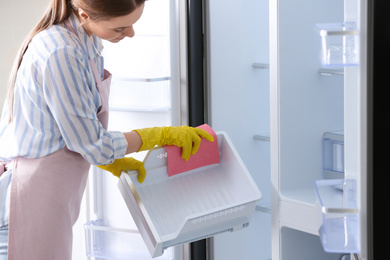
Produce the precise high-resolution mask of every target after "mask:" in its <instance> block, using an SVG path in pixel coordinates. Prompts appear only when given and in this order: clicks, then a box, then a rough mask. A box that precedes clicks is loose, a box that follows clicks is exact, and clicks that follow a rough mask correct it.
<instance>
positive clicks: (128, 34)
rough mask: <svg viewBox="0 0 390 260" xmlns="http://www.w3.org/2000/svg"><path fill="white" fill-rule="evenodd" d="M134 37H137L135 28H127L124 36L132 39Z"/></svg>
mask: <svg viewBox="0 0 390 260" xmlns="http://www.w3.org/2000/svg"><path fill="white" fill-rule="evenodd" d="M134 35H135V31H134V27H133V26H131V27H129V28H127V30H125V32H124V36H125V37H130V38H132V37H134Z"/></svg>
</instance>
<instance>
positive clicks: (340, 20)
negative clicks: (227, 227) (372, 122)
mask: <svg viewBox="0 0 390 260" xmlns="http://www.w3.org/2000/svg"><path fill="white" fill-rule="evenodd" d="M206 10H207V11H206V13H207V14H206V17H207V21H208V27H207V30H206V32H207V38H208V41H207V42H208V46H207V53H208V58H207V61H208V62H207V65H208V84H209V93H208V95H209V104H208V107H209V108H210V112H209V113H210V124H211V126H212V127H213V128H214V129H215V130H216V131H218V130H220V129H223V130H224V131H226V132H227V133H228V134H229V136H230V137H231V139H232V140H233V142H234V143H235V146H236V148H237V150H238V152H239V154H240V155H241V157H242V159H243V161H244V163H245V165H246V166H247V168H248V170H249V172H250V173H251V174H252V176H253V178H254V179H255V180H256V182H257V185H258V186H259V188H260V190H261V191H262V194H263V198H262V200H261V201H260V203H259V205H258V207H257V209H258V211H257V212H256V213H255V215H254V216H253V220H252V222H251V224H250V226H249V227H248V228H247V229H246V230H243V231H242V232H239V233H229V234H222V235H218V236H215V237H214V239H213V246H214V247H213V256H214V259H215V260H222V259H248V260H249V259H261V260H263V259H264V260H266V259H283V260H295V259H320V260H322V259H324V260H325V259H332V260H333V259H334V260H336V259H349V257H350V253H356V254H360V256H361V258H362V259H365V258H364V254H365V248H364V246H363V244H364V239H361V238H362V237H364V234H363V231H364V230H365V228H366V227H365V226H364V224H362V223H363V222H362V221H360V219H361V218H364V214H365V213H364V212H365V208H366V207H365V205H364V198H365V194H366V191H365V190H364V187H363V186H364V181H365V177H364V176H365V174H366V173H365V172H364V164H365V161H366V159H365V158H366V157H365V154H364V151H365V147H364V138H365V133H364V131H362V130H361V129H363V126H364V124H365V123H366V122H365V121H364V120H365V114H364V111H365V109H366V107H365V103H364V93H365V88H366V86H365V85H364V77H365V76H364V75H365V69H366V67H365V66H366V65H365V59H364V48H365V46H364V44H362V40H361V39H362V38H363V37H360V36H361V35H364V29H365V28H364V25H365V22H366V21H365V18H364V1H359V0H345V1H339V0H316V1H304V0H296V1H291V0H275V1H267V0H258V1H254V0H253V1H245V3H240V4H237V2H235V1H231V0H229V1H222V0H220V1H218V0H214V1H209V2H207V7H206ZM324 27H325V31H323V29H324ZM340 27H341V29H340ZM321 30H322V31H321ZM335 35H336V37H334V36H335ZM324 49H325V53H322V56H321V51H322V50H324ZM321 58H322V60H321ZM325 148H326V149H325ZM349 179H351V181H350V180H349ZM316 181H320V182H318V183H316ZM322 181H324V182H322ZM329 183H331V184H332V186H331V187H330V188H329V187H326V185H325V184H329ZM316 184H317V191H318V193H317V192H316ZM324 187H325V188H324ZM323 189H325V193H324V192H323V191H324V190H323ZM324 194H325V195H324ZM348 194H351V196H347V195H348ZM319 196H325V197H323V198H321V197H319ZM329 198H331V199H329ZM329 200H330V201H331V203H329V204H327V203H328V201H329ZM339 200H341V204H337V203H334V202H335V201H339ZM271 205H272V206H271ZM321 207H322V208H321ZM321 210H322V212H321ZM334 211H336V212H339V213H340V214H333V213H334ZM323 212H325V214H324V213H323ZM340 224H341V225H340ZM332 229H334V230H333V231H332ZM329 231H330V232H329ZM360 232H361V233H362V234H360ZM332 237H337V238H338V241H339V242H340V243H338V242H337V241H336V242H337V243H336V244H333V243H330V242H329V241H330V240H331V239H332ZM271 242H272V243H271ZM331 242H333V241H331ZM271 249H272V250H271Z"/></svg>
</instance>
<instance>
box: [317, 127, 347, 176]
mask: <svg viewBox="0 0 390 260" xmlns="http://www.w3.org/2000/svg"><path fill="white" fill-rule="evenodd" d="M322 150H323V151H322V162H323V168H324V178H325V179H344V131H337V132H326V133H324V135H323V138H322Z"/></svg>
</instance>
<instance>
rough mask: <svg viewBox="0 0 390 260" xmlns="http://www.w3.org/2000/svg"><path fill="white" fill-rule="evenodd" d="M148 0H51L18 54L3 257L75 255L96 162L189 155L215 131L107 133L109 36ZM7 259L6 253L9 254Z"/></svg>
mask: <svg viewBox="0 0 390 260" xmlns="http://www.w3.org/2000/svg"><path fill="white" fill-rule="evenodd" d="M144 1H145V0H111V1H107V0H52V1H51V3H50V5H49V8H48V9H47V11H46V13H45V15H44V16H43V18H42V20H41V21H40V22H39V24H38V25H37V26H36V27H35V28H34V29H33V31H32V32H31V33H30V34H29V35H28V36H27V38H26V40H25V42H24V44H23V45H22V47H21V50H20V52H19V54H18V56H17V58H16V60H15V64H14V68H13V71H12V73H11V77H10V83H9V86H8V98H7V100H6V102H5V105H4V109H3V113H2V118H1V122H0V161H2V162H1V163H0V174H1V177H0V212H1V219H0V252H1V253H2V256H3V257H4V258H3V259H6V257H7V253H8V259H15V260H23V259H29V260H31V259H39V260H43V259H71V255H72V252H71V251H72V248H71V245H72V226H73V224H74V223H75V222H76V220H77V218H78V215H79V209H80V203H81V197H82V194H83V191H84V188H85V184H86V179H87V176H88V170H89V167H90V164H93V165H100V166H99V167H100V168H102V169H105V170H108V171H111V172H112V173H113V174H114V175H116V176H119V174H120V172H121V170H123V169H135V170H138V172H139V176H138V180H139V181H140V182H142V181H143V179H144V178H145V174H146V173H145V170H144V169H143V165H142V163H141V162H139V161H137V160H135V159H132V158H128V157H124V156H125V155H126V154H129V153H132V152H137V151H141V150H147V149H151V148H152V147H154V146H155V145H158V146H161V145H177V146H180V147H182V157H183V158H184V159H186V160H188V159H189V157H190V155H191V154H194V153H195V152H196V151H197V149H198V148H199V144H200V139H201V138H205V139H207V140H209V141H212V140H213V138H212V136H211V135H209V134H208V133H207V132H205V131H203V130H200V129H197V128H192V127H188V126H180V127H154V128H144V129H137V130H134V131H131V132H126V133H121V132H114V131H107V130H106V129H107V124H108V109H107V107H108V94H109V84H110V79H111V74H110V73H109V72H108V71H106V70H104V67H103V58H102V57H101V51H102V43H101V39H104V40H108V41H111V42H119V41H120V40H122V39H123V38H125V37H133V36H134V29H133V25H134V24H135V23H136V22H137V20H138V19H139V18H140V17H141V15H142V12H143V8H144ZM0 259H2V258H0Z"/></svg>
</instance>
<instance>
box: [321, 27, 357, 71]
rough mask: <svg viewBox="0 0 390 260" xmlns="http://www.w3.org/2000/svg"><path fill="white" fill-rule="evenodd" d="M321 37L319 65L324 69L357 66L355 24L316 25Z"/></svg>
mask: <svg viewBox="0 0 390 260" xmlns="http://www.w3.org/2000/svg"><path fill="white" fill-rule="evenodd" d="M315 27H316V29H317V30H318V32H319V34H320V36H321V45H322V46H321V63H322V66H324V67H344V66H358V65H359V37H358V31H357V30H356V25H355V23H352V22H347V23H330V24H316V25H315Z"/></svg>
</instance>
